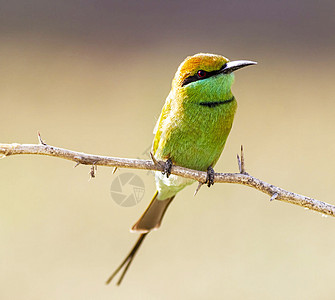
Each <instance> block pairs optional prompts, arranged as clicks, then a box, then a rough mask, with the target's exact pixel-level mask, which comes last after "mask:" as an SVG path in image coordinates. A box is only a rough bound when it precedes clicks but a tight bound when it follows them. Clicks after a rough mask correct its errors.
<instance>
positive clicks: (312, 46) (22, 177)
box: [0, 0, 335, 299]
mask: <svg viewBox="0 0 335 300" xmlns="http://www.w3.org/2000/svg"><path fill="white" fill-rule="evenodd" d="M334 14H335V2H334V1H331V0H323V1H312V0H307V1H306V0H305V1H302V0H292V1H275V0H271V1H261V0H255V1H219V0H217V1H157V0H156V1H125V0H122V1H87V0H86V1H73V0H70V1H41V0H36V1H22V0H18V1H1V10H0V66H1V67H0V78H1V80H0V101H1V108H2V109H1V111H0V126H1V132H0V142H1V143H14V142H16V143H36V142H37V141H38V140H37V131H38V130H39V131H40V132H41V134H42V137H43V138H44V140H45V141H46V142H47V143H49V144H51V145H55V146H59V147H64V148H69V149H72V150H78V151H83V152H87V153H94V154H101V155H110V156H119V157H130V158H147V156H146V153H147V149H148V147H150V145H151V141H152V139H153V135H152V129H153V127H154V125H155V123H156V120H157V118H158V116H159V113H160V110H161V107H162V106H163V104H164V101H165V97H166V96H167V94H168V92H169V90H170V84H171V80H172V78H173V76H174V73H175V71H176V69H177V67H178V65H179V64H180V63H181V61H182V60H183V59H184V58H185V57H186V56H188V55H192V54H195V53H198V52H210V53H216V54H222V55H225V56H227V57H228V58H230V59H233V60H236V59H250V60H255V61H258V62H259V64H258V66H256V67H252V68H247V69H244V70H242V71H239V72H237V73H236V81H235V84H234V87H233V91H234V94H235V96H236V98H237V100H238V103H239V107H238V111H237V115H236V118H235V122H234V126H233V129H232V132H231V134H230V137H229V140H228V142H227V144H226V149H225V151H224V153H223V155H222V157H221V159H220V161H219V162H218V164H217V166H216V171H217V172H236V171H237V170H238V168H237V163H236V154H237V153H238V152H239V149H240V145H241V144H243V145H244V147H245V158H246V168H247V171H248V172H250V173H251V174H252V175H254V176H256V177H258V178H260V179H263V180H265V181H267V182H270V183H272V184H275V185H278V186H280V187H283V188H285V189H288V190H290V191H294V192H297V193H301V194H304V195H308V196H311V197H315V198H316V199H319V200H323V201H326V202H330V203H333V204H335V199H334V179H335V175H334V169H335V163H334V159H333V157H334V152H335V139H334V131H335V124H334V110H335V102H334V94H335V90H334V74H335V71H334V68H335V63H334V61H335V60H334V59H335V38H334V28H335V18H334ZM73 166H74V163H72V162H69V161H65V160H60V159H57V158H51V157H38V156H16V157H8V158H6V159H2V160H1V161H0V168H1V172H0V198H1V201H0V241H1V247H0V298H1V299H333V295H334V292H335V287H334V284H333V283H334V265H335V251H334V249H335V240H334V238H333V237H334V226H335V223H334V219H333V218H332V217H328V218H323V217H322V216H321V214H319V213H313V212H310V211H306V210H304V209H303V208H301V207H297V206H293V205H290V204H287V203H282V202H279V201H273V202H271V203H270V201H269V197H268V196H266V195H264V194H261V193H260V192H258V191H256V190H252V189H250V188H247V187H243V186H239V185H229V184H216V185H215V186H214V187H212V188H211V189H207V188H205V187H203V188H202V189H201V190H200V192H199V193H198V195H197V196H196V197H193V193H194V189H195V188H196V185H193V186H191V187H188V188H187V189H185V190H184V191H182V192H181V193H180V195H178V197H177V198H176V200H175V201H174V203H173V204H172V206H171V207H170V209H169V211H168V213H167V216H166V218H165V220H164V223H163V226H162V227H161V229H160V230H159V231H158V232H154V233H152V234H151V236H150V237H149V238H148V239H147V240H146V241H145V243H144V244H143V246H142V248H141V250H140V252H139V254H138V256H137V257H136V259H135V260H134V263H133V265H132V267H131V268H130V270H129V272H128V274H127V276H126V278H125V279H124V282H123V284H122V286H121V287H118V288H117V287H115V286H113V284H112V286H106V285H105V284H104V282H105V280H106V279H107V278H108V276H109V275H110V274H111V272H112V271H114V269H115V268H116V267H117V266H118V264H119V263H120V262H121V260H122V259H123V258H124V256H125V255H126V253H127V252H128V251H129V250H130V248H131V247H132V246H133V243H134V242H135V240H136V239H137V235H135V234H131V233H129V227H130V226H131V225H132V224H133V223H134V222H135V221H136V220H137V218H138V217H139V216H140V215H141V214H142V212H143V211H144V209H145V208H146V206H147V205H148V203H149V201H150V199H151V197H152V195H153V193H154V191H155V186H154V180H153V176H152V175H151V174H148V173H147V172H146V171H138V170H130V171H131V172H132V173H134V174H136V175H138V176H140V178H141V179H142V180H143V182H144V184H145V195H144V199H143V200H142V201H141V203H139V204H138V205H136V206H134V207H130V208H129V207H121V206H119V205H117V204H116V203H115V202H114V200H113V199H112V197H111V195H110V186H111V183H112V181H113V179H115V178H116V176H118V175H120V174H122V173H124V172H129V170H118V171H117V172H116V174H114V175H113V174H112V169H111V168H98V173H97V177H96V178H95V179H92V180H90V181H89V180H88V179H89V175H88V172H89V169H90V168H89V167H88V166H78V167H77V168H75V169H74V168H73ZM171 287H173V288H171Z"/></svg>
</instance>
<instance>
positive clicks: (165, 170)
mask: <svg viewBox="0 0 335 300" xmlns="http://www.w3.org/2000/svg"><path fill="white" fill-rule="evenodd" d="M171 169H172V160H171V159H170V158H169V159H168V160H167V161H166V162H165V163H164V165H163V172H162V174H163V175H165V174H166V177H167V178H169V176H170V175H171Z"/></svg>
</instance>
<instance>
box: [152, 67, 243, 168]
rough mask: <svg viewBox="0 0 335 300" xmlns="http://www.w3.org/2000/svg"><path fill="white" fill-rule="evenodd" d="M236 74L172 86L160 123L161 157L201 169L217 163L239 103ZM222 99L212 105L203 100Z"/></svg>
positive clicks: (157, 140) (158, 150) (157, 142)
mask: <svg viewBox="0 0 335 300" xmlns="http://www.w3.org/2000/svg"><path fill="white" fill-rule="evenodd" d="M222 65H223V62H222V64H220V65H218V66H217V68H220V67H221V66H222ZM201 68H205V66H201ZM209 70H211V69H209ZM176 76H177V74H176ZM233 76H234V75H233V74H219V75H216V76H213V77H210V78H207V79H203V80H199V81H195V82H192V83H190V84H188V85H186V86H184V87H180V86H178V87H175V89H172V91H171V92H170V94H169V96H168V98H167V100H166V103H165V105H164V107H163V110H162V113H161V116H160V119H159V121H158V124H157V125H158V126H157V130H156V136H155V139H154V147H153V150H154V154H155V156H156V157H157V158H159V159H164V160H165V159H167V158H170V159H171V160H172V162H173V163H174V164H176V165H179V166H183V167H187V168H191V169H196V170H201V171H205V170H207V168H208V167H209V166H214V165H215V163H216V162H217V160H218V159H219V157H220V154H221V152H222V150H223V147H224V145H225V142H226V140H227V137H228V134H229V132H230V129H231V127H232V123H233V119H234V114H235V111H236V107H237V103H236V100H235V98H234V97H233V95H232V93H231V85H232V83H233V80H234V77H233ZM226 100H228V101H227V102H226V103H225V102H224V101H226ZM229 100H232V101H229ZM218 102H220V103H221V104H219V105H215V106H212V107H211V106H210V105H207V106H206V105H201V104H200V103H208V104H210V103H218Z"/></svg>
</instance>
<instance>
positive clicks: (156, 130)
mask: <svg viewBox="0 0 335 300" xmlns="http://www.w3.org/2000/svg"><path fill="white" fill-rule="evenodd" d="M170 110H171V93H170V94H169V95H168V97H167V98H166V101H165V104H164V106H163V108H162V111H161V114H160V116H159V118H158V120H157V123H156V126H155V128H154V135H155V138H154V142H153V145H152V150H153V154H155V153H156V150H157V148H158V144H159V140H160V138H161V135H162V133H163V131H164V126H163V125H164V121H165V120H166V118H167V117H168V115H169V113H170Z"/></svg>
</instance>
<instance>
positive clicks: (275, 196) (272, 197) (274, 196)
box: [270, 193, 278, 201]
mask: <svg viewBox="0 0 335 300" xmlns="http://www.w3.org/2000/svg"><path fill="white" fill-rule="evenodd" d="M277 197H278V193H274V194H273V195H272V196H271V198H270V201H273V200H275V199H276V198H277Z"/></svg>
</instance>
